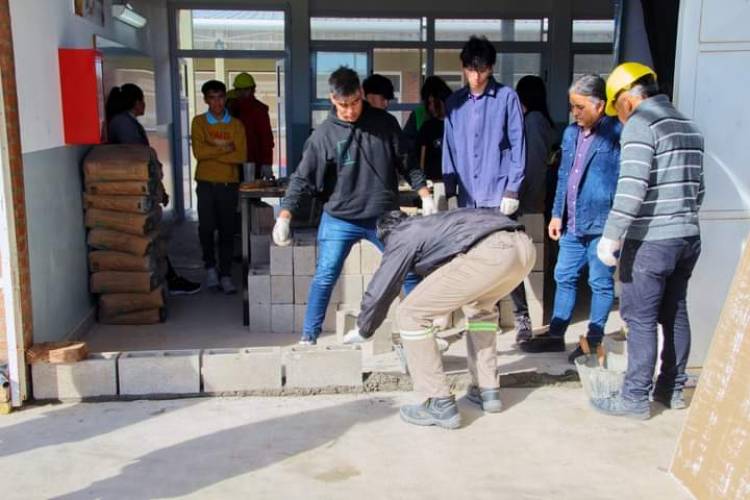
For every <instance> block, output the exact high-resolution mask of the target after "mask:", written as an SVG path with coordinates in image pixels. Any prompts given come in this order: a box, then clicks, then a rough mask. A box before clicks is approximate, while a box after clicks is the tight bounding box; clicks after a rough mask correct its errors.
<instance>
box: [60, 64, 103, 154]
mask: <svg viewBox="0 0 750 500" xmlns="http://www.w3.org/2000/svg"><path fill="white" fill-rule="evenodd" d="M58 59H59V64H60V88H61V90H62V92H61V94H62V110H63V126H64V129H65V144H101V142H102V131H103V130H104V128H103V127H104V89H103V87H102V54H101V52H99V51H98V50H95V49H58Z"/></svg>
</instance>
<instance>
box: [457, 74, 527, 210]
mask: <svg viewBox="0 0 750 500" xmlns="http://www.w3.org/2000/svg"><path fill="white" fill-rule="evenodd" d="M525 165H526V140H525V137H524V124H523V112H522V111H521V104H520V102H519V101H518V96H517V95H516V93H515V92H514V91H513V89H511V88H510V87H507V86H505V85H502V84H500V83H497V82H496V81H495V80H494V79H492V78H491V79H490V81H489V83H488V84H487V88H486V89H485V91H484V94H482V95H481V96H480V97H479V98H473V97H471V95H470V92H469V87H468V86H466V87H463V88H462V89H460V90H457V91H456V92H454V93H453V94H452V95H451V96H450V97H449V98H448V101H447V102H446V118H445V135H444V138H443V180H444V181H445V189H446V193H447V194H448V195H449V196H452V195H454V194H458V206H460V207H499V206H500V201H501V200H502V198H503V197H510V198H518V192H519V191H520V190H521V183H522V182H523V176H524V168H525ZM456 192H457V193H456Z"/></svg>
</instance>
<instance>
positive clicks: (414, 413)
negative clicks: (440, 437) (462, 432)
mask: <svg viewBox="0 0 750 500" xmlns="http://www.w3.org/2000/svg"><path fill="white" fill-rule="evenodd" d="M400 413H401V420H403V421H404V422H408V423H410V424H414V425H437V426H438V427H442V428H444V429H458V428H459V427H461V414H460V413H459V412H458V406H456V398H455V397H453V396H448V397H446V398H429V399H428V400H427V401H425V402H424V403H422V404H418V405H405V406H402V407H401V411H400Z"/></svg>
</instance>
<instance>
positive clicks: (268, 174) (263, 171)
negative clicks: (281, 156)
mask: <svg viewBox="0 0 750 500" xmlns="http://www.w3.org/2000/svg"><path fill="white" fill-rule="evenodd" d="M260 177H261V179H273V166H271V165H262V166H261V167H260Z"/></svg>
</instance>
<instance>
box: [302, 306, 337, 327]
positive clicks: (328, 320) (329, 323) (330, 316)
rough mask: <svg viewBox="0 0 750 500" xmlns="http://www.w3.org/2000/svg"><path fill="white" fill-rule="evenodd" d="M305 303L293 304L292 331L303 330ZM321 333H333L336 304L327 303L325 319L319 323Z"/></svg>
mask: <svg viewBox="0 0 750 500" xmlns="http://www.w3.org/2000/svg"><path fill="white" fill-rule="evenodd" d="M306 312H307V306H306V305H297V304H295V305H294V332H295V333H300V334H301V333H302V332H303V330H304V323H305V313H306ZM321 331H322V332H323V333H333V332H335V331H336V306H333V305H329V306H328V308H327V309H326V315H325V319H323V325H321Z"/></svg>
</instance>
